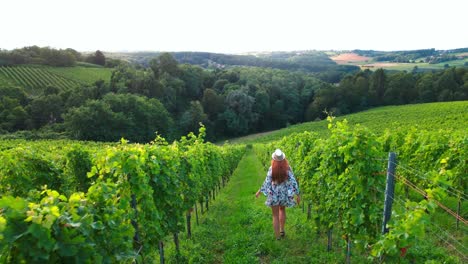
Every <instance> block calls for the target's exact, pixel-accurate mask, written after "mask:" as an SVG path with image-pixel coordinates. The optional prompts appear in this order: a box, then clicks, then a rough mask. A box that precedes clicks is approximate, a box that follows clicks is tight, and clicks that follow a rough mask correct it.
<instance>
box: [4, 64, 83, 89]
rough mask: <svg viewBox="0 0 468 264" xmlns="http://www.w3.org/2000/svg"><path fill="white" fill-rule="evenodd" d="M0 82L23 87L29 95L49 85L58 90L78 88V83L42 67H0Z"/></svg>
mask: <svg viewBox="0 0 468 264" xmlns="http://www.w3.org/2000/svg"><path fill="white" fill-rule="evenodd" d="M0 80H3V82H7V83H14V84H15V85H18V86H22V87H25V88H26V89H27V90H28V91H31V93H35V91H37V89H41V88H45V87H47V86H49V85H51V86H55V87H58V88H68V87H75V86H78V85H79V83H78V82H76V81H74V80H70V79H67V78H64V77H62V76H60V75H57V74H54V73H52V72H50V71H49V70H47V68H43V67H23V66H18V67H6V66H3V67H0Z"/></svg>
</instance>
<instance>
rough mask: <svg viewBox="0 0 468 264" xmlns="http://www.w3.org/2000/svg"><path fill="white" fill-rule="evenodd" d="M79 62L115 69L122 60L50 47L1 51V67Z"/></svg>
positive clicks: (98, 52)
mask: <svg viewBox="0 0 468 264" xmlns="http://www.w3.org/2000/svg"><path fill="white" fill-rule="evenodd" d="M77 62H87V63H92V64H96V65H101V66H108V67H113V66H115V65H117V64H119V63H120V60H115V59H110V60H109V59H107V60H106V57H105V56H104V53H102V52H101V51H100V50H97V51H96V52H94V53H93V54H89V55H83V54H81V53H80V52H78V51H76V50H74V49H70V48H68V49H54V48H50V47H38V46H30V47H24V48H20V49H14V50H11V51H8V50H1V49H0V66H12V65H20V64H41V65H49V66H57V67H70V66H75V65H76V63H77Z"/></svg>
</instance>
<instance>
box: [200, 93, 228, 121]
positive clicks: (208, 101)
mask: <svg viewBox="0 0 468 264" xmlns="http://www.w3.org/2000/svg"><path fill="white" fill-rule="evenodd" d="M202 105H203V109H205V112H206V113H207V114H208V117H209V118H210V119H211V120H215V119H216V116H217V115H218V114H220V113H222V112H223V109H224V99H223V97H222V96H220V95H218V94H217V93H216V91H215V90H213V89H206V90H205V91H204V92H203V98H202Z"/></svg>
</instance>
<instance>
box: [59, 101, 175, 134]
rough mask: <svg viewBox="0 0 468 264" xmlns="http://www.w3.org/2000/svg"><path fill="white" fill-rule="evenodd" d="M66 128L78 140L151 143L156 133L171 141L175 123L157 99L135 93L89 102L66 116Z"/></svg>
mask: <svg viewBox="0 0 468 264" xmlns="http://www.w3.org/2000/svg"><path fill="white" fill-rule="evenodd" d="M64 119H65V126H66V129H67V130H68V131H69V133H70V134H71V135H72V136H73V137H74V138H76V139H81V140H98V141H117V140H119V139H120V138H122V137H124V138H127V139H130V140H132V141H136V142H149V141H150V140H152V139H154V137H155V133H156V132H158V133H159V134H161V135H163V136H164V137H166V138H169V139H170V138H172V135H171V134H170V133H169V132H170V130H171V129H172V125H173V121H172V118H171V117H170V115H169V113H168V112H167V110H166V109H165V108H164V106H163V105H162V104H161V103H160V102H159V101H158V100H157V99H154V98H152V99H148V98H145V97H142V96H137V95H132V94H112V93H109V94H107V95H105V96H104V98H103V99H102V100H89V101H87V102H86V104H84V105H83V106H80V107H76V108H73V109H71V110H70V111H69V112H68V113H67V114H65V115H64Z"/></svg>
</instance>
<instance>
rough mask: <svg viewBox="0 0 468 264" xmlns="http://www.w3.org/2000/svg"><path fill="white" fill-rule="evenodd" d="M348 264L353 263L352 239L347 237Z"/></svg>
mask: <svg viewBox="0 0 468 264" xmlns="http://www.w3.org/2000/svg"><path fill="white" fill-rule="evenodd" d="M345 263H346V264H349V263H351V238H350V237H349V236H346V261H345Z"/></svg>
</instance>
